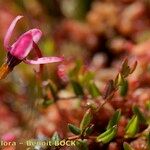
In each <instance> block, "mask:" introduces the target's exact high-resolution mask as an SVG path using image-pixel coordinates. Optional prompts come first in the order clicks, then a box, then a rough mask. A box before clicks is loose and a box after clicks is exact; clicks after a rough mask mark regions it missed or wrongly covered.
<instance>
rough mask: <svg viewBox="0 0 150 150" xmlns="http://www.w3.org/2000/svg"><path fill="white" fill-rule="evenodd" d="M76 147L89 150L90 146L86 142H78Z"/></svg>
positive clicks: (80, 149)
mask: <svg viewBox="0 0 150 150" xmlns="http://www.w3.org/2000/svg"><path fill="white" fill-rule="evenodd" d="M76 146H77V147H78V149H79V150H88V149H89V148H88V144H87V141H86V140H78V141H77V142H76Z"/></svg>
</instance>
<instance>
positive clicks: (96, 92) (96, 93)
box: [89, 82, 101, 98]
mask: <svg viewBox="0 0 150 150" xmlns="http://www.w3.org/2000/svg"><path fill="white" fill-rule="evenodd" d="M89 92H90V94H91V95H92V97H93V98H96V97H98V96H100V95H101V93H100V90H99V89H98V87H97V86H96V85H95V83H94V82H90V83H89Z"/></svg>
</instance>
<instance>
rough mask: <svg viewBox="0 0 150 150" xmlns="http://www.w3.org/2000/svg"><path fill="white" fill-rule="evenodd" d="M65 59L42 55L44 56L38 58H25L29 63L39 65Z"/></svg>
mask: <svg viewBox="0 0 150 150" xmlns="http://www.w3.org/2000/svg"><path fill="white" fill-rule="evenodd" d="M63 60H64V58H63V57H42V58H38V59H36V60H29V59H25V60H24V62H25V63H27V64H33V65H38V64H47V63H54V62H61V61H63Z"/></svg>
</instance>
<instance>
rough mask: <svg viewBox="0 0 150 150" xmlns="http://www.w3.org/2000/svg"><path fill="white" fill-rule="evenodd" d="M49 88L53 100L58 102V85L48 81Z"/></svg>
mask: <svg viewBox="0 0 150 150" xmlns="http://www.w3.org/2000/svg"><path fill="white" fill-rule="evenodd" d="M47 86H48V88H49V89H50V91H51V93H52V96H53V98H54V99H55V100H56V99H57V87H56V85H55V84H54V83H53V82H52V81H51V80H48V85H47Z"/></svg>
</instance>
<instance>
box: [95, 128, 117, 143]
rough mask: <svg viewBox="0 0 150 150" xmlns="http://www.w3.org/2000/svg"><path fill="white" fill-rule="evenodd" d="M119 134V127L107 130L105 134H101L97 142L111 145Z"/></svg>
mask: <svg viewBox="0 0 150 150" xmlns="http://www.w3.org/2000/svg"><path fill="white" fill-rule="evenodd" d="M116 134H117V126H113V127H112V128H110V129H108V130H106V131H105V132H104V133H102V134H100V135H99V136H98V137H97V138H96V142H101V143H103V144H106V143H109V142H110V141H111V140H112V139H113V138H114V137H115V136H116Z"/></svg>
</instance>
